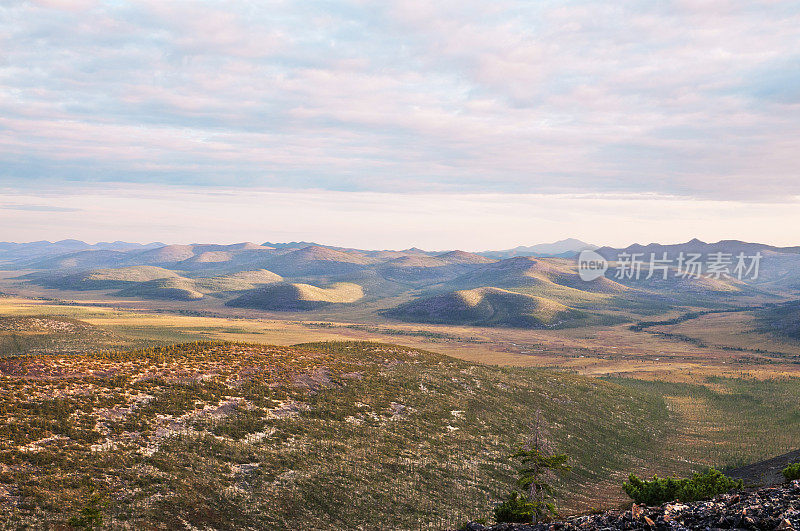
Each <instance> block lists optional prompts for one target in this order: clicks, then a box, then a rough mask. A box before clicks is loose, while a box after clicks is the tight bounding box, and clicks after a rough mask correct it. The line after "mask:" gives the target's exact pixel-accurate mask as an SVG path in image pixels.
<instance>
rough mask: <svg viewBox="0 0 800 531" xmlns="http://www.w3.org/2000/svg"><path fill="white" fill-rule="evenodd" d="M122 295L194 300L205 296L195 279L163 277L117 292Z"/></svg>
mask: <svg viewBox="0 0 800 531" xmlns="http://www.w3.org/2000/svg"><path fill="white" fill-rule="evenodd" d="M117 295H118V296H120V297H137V298H143V299H166V300H176V301H193V300H197V299H202V298H203V292H201V291H199V290H198V289H197V285H196V284H195V282H194V281H192V280H190V279H187V278H181V277H178V278H163V279H156V280H149V281H147V282H139V283H136V284H134V285H132V286H129V287H127V288H124V289H122V290H120V291H119V292H117Z"/></svg>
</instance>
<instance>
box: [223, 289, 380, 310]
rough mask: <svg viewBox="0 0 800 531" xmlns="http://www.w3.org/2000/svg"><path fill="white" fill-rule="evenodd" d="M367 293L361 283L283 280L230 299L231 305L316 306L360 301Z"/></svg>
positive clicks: (276, 307)
mask: <svg viewBox="0 0 800 531" xmlns="http://www.w3.org/2000/svg"><path fill="white" fill-rule="evenodd" d="M363 296H364V291H363V290H362V288H361V286H359V285H358V284H352V283H349V282H338V283H335V284H332V285H330V286H329V287H327V288H320V287H317V286H311V285H309V284H297V283H289V282H281V283H275V284H268V285H266V286H264V287H262V288H258V289H254V290H251V291H249V292H247V293H244V294H243V295H241V296H239V297H237V298H235V299H233V300H231V301H228V302H227V305H228V306H235V307H240V308H256V309H261V310H279V311H291V310H313V309H316V308H321V307H324V306H328V305H330V304H346V303H352V302H356V301H357V300H359V299H361V298H362V297H363Z"/></svg>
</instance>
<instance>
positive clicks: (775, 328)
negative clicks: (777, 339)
mask: <svg viewBox="0 0 800 531" xmlns="http://www.w3.org/2000/svg"><path fill="white" fill-rule="evenodd" d="M756 317H757V318H758V322H759V326H760V328H761V329H762V330H766V331H769V332H774V333H777V334H780V335H783V336H787V337H790V338H793V339H800V301H792V302H788V303H785V304H779V305H775V306H773V307H770V308H767V309H765V310H761V311H758V312H757V313H756Z"/></svg>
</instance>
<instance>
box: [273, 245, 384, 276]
mask: <svg viewBox="0 0 800 531" xmlns="http://www.w3.org/2000/svg"><path fill="white" fill-rule="evenodd" d="M376 261H377V260H376V259H374V258H370V257H367V256H365V255H363V254H362V253H360V252H357V251H340V250H336V249H331V248H328V247H321V246H319V245H311V246H308V247H304V248H302V249H298V250H295V251H291V252H288V253H285V254H281V255H278V256H276V257H274V258H271V259H269V260H268V261H266V262H265V267H266V268H267V269H269V270H270V271H274V272H276V273H278V274H279V275H283V276H287V277H292V276H294V277H297V276H318V275H322V276H324V275H338V274H344V273H352V272H354V271H358V270H359V269H363V268H364V267H366V266H368V265H370V264H374V263H376Z"/></svg>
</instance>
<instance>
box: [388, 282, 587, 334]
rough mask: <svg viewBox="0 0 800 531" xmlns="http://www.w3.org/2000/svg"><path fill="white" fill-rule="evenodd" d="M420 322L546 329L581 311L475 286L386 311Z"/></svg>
mask: <svg viewBox="0 0 800 531" xmlns="http://www.w3.org/2000/svg"><path fill="white" fill-rule="evenodd" d="M385 315H386V316H388V317H393V318H396V319H401V320H406V321H414V322H422V323H448V324H461V325H475V326H515V327H523V328H546V327H553V326H561V325H565V324H569V323H573V322H575V321H577V320H580V319H582V318H584V317H585V314H584V313H583V312H579V311H577V310H575V309H573V308H569V307H567V306H565V305H563V304H560V303H558V302H555V301H553V300H549V299H545V298H542V297H534V296H531V295H524V294H522V293H514V292H511V291H507V290H503V289H500V288H476V289H472V290H462V291H456V292H452V293H445V294H442V295H435V296H432V297H426V298H422V299H417V300H414V301H411V302H409V303H406V304H403V305H401V306H399V307H397V308H394V309H392V310H388V311H386V312H385Z"/></svg>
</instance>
